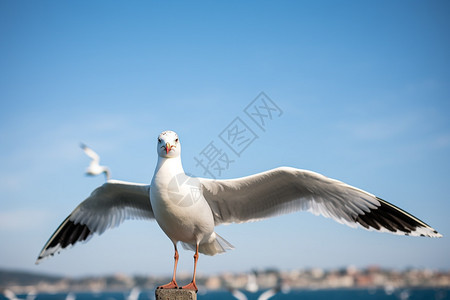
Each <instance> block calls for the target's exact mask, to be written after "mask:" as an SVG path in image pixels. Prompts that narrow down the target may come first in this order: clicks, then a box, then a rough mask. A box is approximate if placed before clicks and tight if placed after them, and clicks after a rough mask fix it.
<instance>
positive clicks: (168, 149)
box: [165, 143, 172, 154]
mask: <svg viewBox="0 0 450 300" xmlns="http://www.w3.org/2000/svg"><path fill="white" fill-rule="evenodd" d="M165 148H166V154H169V151H170V149H172V146H171V145H170V144H169V143H166V147H165Z"/></svg>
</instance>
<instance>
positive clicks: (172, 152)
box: [157, 130, 181, 158]
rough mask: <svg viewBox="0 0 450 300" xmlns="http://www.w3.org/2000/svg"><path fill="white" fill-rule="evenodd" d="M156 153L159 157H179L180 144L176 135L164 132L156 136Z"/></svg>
mask: <svg viewBox="0 0 450 300" xmlns="http://www.w3.org/2000/svg"><path fill="white" fill-rule="evenodd" d="M157 152H158V155H159V156H160V157H165V158H172V157H177V156H180V153H181V144H180V141H179V140H178V135H177V134H176V133H175V132H173V131H170V130H168V131H164V132H162V133H161V134H160V135H159V136H158V144H157Z"/></svg>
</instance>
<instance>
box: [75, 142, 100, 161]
mask: <svg viewBox="0 0 450 300" xmlns="http://www.w3.org/2000/svg"><path fill="white" fill-rule="evenodd" d="M80 147H81V149H83V151H84V153H86V155H87V156H89V157H90V158H91V159H92V160H93V161H95V162H97V163H98V162H99V161H100V156H98V154H97V153H95V151H94V150H92V149H91V148H89V147H88V146H86V145H85V144H83V143H81V144H80Z"/></svg>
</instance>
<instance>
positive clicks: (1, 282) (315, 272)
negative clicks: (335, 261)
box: [0, 267, 450, 293]
mask: <svg viewBox="0 0 450 300" xmlns="http://www.w3.org/2000/svg"><path fill="white" fill-rule="evenodd" d="M185 277H186V278H183V276H180V277H179V281H180V282H184V281H186V282H187V281H189V278H190V277H189V276H187V275H186V276H185ZM167 280H169V276H167V277H166V276H143V275H134V276H129V275H124V274H114V275H106V276H86V277H74V278H71V277H65V276H58V275H51V274H45V273H35V272H27V271H15V270H6V269H0V292H1V291H3V290H5V289H9V290H12V291H14V292H16V293H28V292H36V293H42V292H49V293H57V292H67V291H92V292H100V291H119V290H128V289H131V288H133V287H139V288H142V289H153V288H154V287H155V286H157V285H158V284H160V283H161V282H165V281H167ZM250 281H252V284H253V285H256V286H257V287H258V288H259V289H268V288H273V287H276V286H284V287H287V288H289V289H336V288H384V289H390V288H405V287H409V288H431V287H433V288H437V287H439V288H442V287H444V288H448V287H450V270H447V271H437V270H429V269H406V270H396V269H385V268H379V267H366V268H362V269H358V268H355V267H345V268H340V269H330V270H324V269H320V268H311V269H298V270H290V271H280V270H275V269H268V270H261V271H253V272H248V273H222V274H217V275H208V276H201V275H199V276H198V283H199V285H201V286H202V287H203V288H204V289H207V290H224V289H246V288H247V287H248V285H249V284H250Z"/></svg>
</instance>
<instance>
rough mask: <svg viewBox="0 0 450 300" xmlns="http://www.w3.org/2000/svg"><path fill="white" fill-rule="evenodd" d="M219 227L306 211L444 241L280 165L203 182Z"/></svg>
mask: <svg viewBox="0 0 450 300" xmlns="http://www.w3.org/2000/svg"><path fill="white" fill-rule="evenodd" d="M199 180H200V182H201V184H202V187H203V195H204V197H205V199H206V200H207V201H208V203H209V205H210V207H211V210H212V212H213V214H214V220H215V223H216V225H218V224H222V223H242V222H250V221H256V220H260V219H265V218H269V217H272V216H276V215H281V214H285V213H290V212H295V211H300V210H306V211H310V212H312V213H314V214H316V215H323V216H325V217H327V218H332V219H334V220H336V221H337V222H340V223H344V224H347V225H349V226H352V227H356V226H357V225H360V226H362V227H364V228H366V229H374V230H378V231H385V232H391V233H395V234H405V235H415V236H418V235H422V236H430V237H441V236H442V235H441V234H439V233H438V232H437V231H436V230H434V229H433V228H431V227H430V226H428V225H427V224H425V223H424V222H422V221H421V220H419V219H417V218H416V217H414V216H412V215H410V214H409V213H407V212H405V211H404V210H402V209H400V208H398V207H396V206H394V205H393V204H390V203H388V202H386V201H384V200H382V199H380V198H378V197H376V196H374V195H372V194H370V193H368V192H365V191H363V190H360V189H358V188H355V187H352V186H350V185H348V184H345V183H343V182H340V181H338V180H334V179H331V178H327V177H325V176H323V175H320V174H318V173H314V172H311V171H306V170H299V169H295V168H289V167H281V168H277V169H273V170H269V171H266V172H263V173H259V174H256V175H252V176H247V177H243V178H238V179H230V180H211V179H203V178H199Z"/></svg>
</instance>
